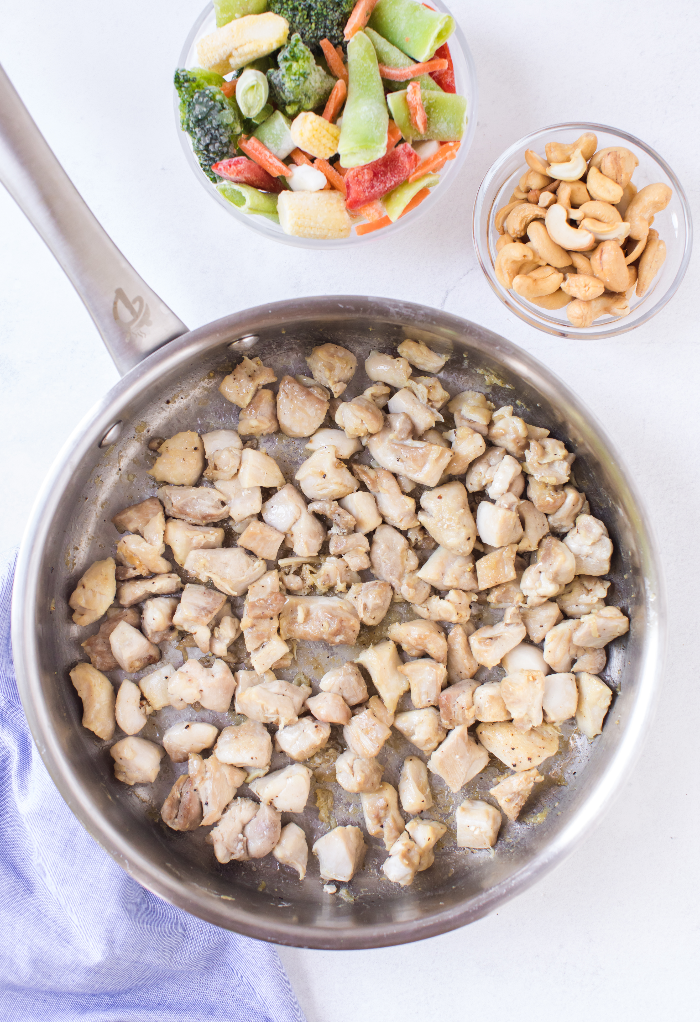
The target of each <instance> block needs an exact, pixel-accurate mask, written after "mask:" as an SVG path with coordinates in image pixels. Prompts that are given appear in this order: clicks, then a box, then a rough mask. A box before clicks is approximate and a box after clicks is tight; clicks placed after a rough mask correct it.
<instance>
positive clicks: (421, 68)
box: [379, 57, 447, 82]
mask: <svg viewBox="0 0 700 1022" xmlns="http://www.w3.org/2000/svg"><path fill="white" fill-rule="evenodd" d="M446 69H447V61H446V60H444V59H443V58H440V59H438V58H436V57H433V58H432V59H431V60H425V61H423V63H422V64H409V66H408V67H388V66H387V65H386V64H380V65H379V74H380V75H381V76H382V78H386V80H387V81H389V82H407V81H409V79H411V78H418V77H419V75H426V74H430V72H431V71H434V72H439V71H445V70H446Z"/></svg>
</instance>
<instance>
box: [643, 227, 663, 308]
mask: <svg viewBox="0 0 700 1022" xmlns="http://www.w3.org/2000/svg"><path fill="white" fill-rule="evenodd" d="M665 258H666V245H665V243H664V242H663V241H662V240H661V238H660V237H659V232H658V231H654V230H651V231H649V238H648V240H647V247H646V248H645V249H644V252H643V253H642V258H641V259H640V260H639V274H638V276H637V298H641V297H642V295H644V294H646V292H647V291H648V289H649V285H650V284H651V282H652V280H653V279H654V277H655V276H656V274H657V273H658V272H659V270H660V269H661V267H662V265H663V262H664V259H665Z"/></svg>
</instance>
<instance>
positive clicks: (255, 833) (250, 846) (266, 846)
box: [243, 805, 282, 859]
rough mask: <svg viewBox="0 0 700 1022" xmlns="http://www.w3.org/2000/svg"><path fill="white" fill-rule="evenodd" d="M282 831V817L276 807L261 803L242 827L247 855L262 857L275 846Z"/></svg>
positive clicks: (254, 857)
mask: <svg viewBox="0 0 700 1022" xmlns="http://www.w3.org/2000/svg"><path fill="white" fill-rule="evenodd" d="M281 833H282V818H281V816H280V814H279V813H278V812H277V810H276V809H273V808H272V807H271V806H265V805H262V806H260V808H259V809H258V811H257V813H256V814H255V816H254V817H253V819H252V820H251V821H250V823H248V824H246V826H245V827H244V828H243V836H244V837H245V840H246V845H247V851H248V857H249V858H251V859H262V858H263V856H265V855H268V854H269V853H270V852H271V851H272V850H273V849H274V847H275V846H276V844H277V842H278V841H279V839H280V834H281Z"/></svg>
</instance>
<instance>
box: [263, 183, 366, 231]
mask: <svg viewBox="0 0 700 1022" xmlns="http://www.w3.org/2000/svg"><path fill="white" fill-rule="evenodd" d="M277 212H278V214H279V218H280V226H281V228H282V230H283V231H284V232H285V233H286V234H293V235H294V236H295V237H297V238H316V239H321V240H323V239H328V238H347V237H348V236H349V234H350V226H351V220H350V217H349V216H348V211H347V209H346V208H345V199H344V197H343V196H342V195H341V194H340V192H336V191H321V192H282V193H281V194H280V196H279V199H278V201H277Z"/></svg>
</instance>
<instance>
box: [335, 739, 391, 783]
mask: <svg viewBox="0 0 700 1022" xmlns="http://www.w3.org/2000/svg"><path fill="white" fill-rule="evenodd" d="M383 770H384V768H383V766H382V764H381V763H379V762H378V761H377V760H376V759H363V758H362V756H358V755H356V754H355V753H354V752H353V751H352V750H351V749H348V750H347V751H346V752H344V753H342V755H340V756H338V758H337V760H336V761H335V778H336V780H337V782H338V784H339V785H340V787H341V788H343V789H344V790H345V791H350V792H353V793H358V792H363V791H377V789H378V788H379V785H380V783H381V780H382V772H383Z"/></svg>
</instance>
